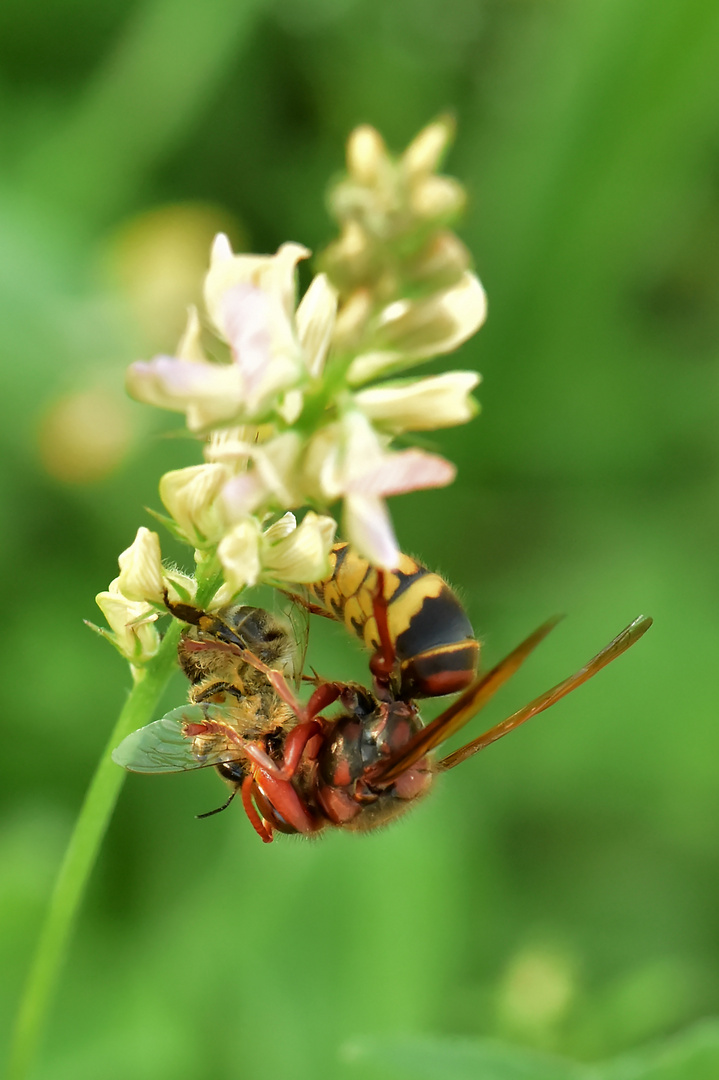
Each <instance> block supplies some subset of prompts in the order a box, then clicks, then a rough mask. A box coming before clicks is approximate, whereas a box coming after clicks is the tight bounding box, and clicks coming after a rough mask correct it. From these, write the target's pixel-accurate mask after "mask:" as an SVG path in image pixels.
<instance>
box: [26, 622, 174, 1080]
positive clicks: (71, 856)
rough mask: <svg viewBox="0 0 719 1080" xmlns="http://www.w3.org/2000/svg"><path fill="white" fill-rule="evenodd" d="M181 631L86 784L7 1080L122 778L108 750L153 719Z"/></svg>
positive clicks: (148, 675)
mask: <svg viewBox="0 0 719 1080" xmlns="http://www.w3.org/2000/svg"><path fill="white" fill-rule="evenodd" d="M180 629H181V624H180V623H178V622H177V621H176V620H174V619H173V620H172V623H171V625H170V626H169V627H168V630H167V632H166V634H165V636H164V638H163V639H162V644H161V645H160V648H159V650H158V652H157V655H156V656H154V657H153V659H152V660H151V661H150V662H149V663H148V664H147V665H146V666H145V667H144V668H143V669H141V671H140V673H139V674H138V676H137V680H136V682H135V685H134V687H133V689H132V691H131V692H130V695H129V697H128V699H127V701H126V702H125V705H124V707H123V709H122V712H121V713H120V716H119V718H118V721H117V724H116V725H115V727H114V728H113V730H112V733H111V735H110V738H109V739H108V742H107V746H106V747H105V751H104V753H103V755H102V757H101V758H100V762H99V764H98V766H97V769H96V771H95V775H94V776H93V778H92V781H91V783H90V787H89V788H88V791H87V794H86V796H85V801H84V802H83V804H82V808H81V810H80V814H79V817H78V819H77V822H76V823H75V828H74V830H73V833H72V836H71V837H70V842H69V844H68V846H67V850H66V852H65V857H64V859H63V861H62V865H61V867H60V871H59V873H58V876H57V880H56V882H55V888H54V890H53V894H52V897H51V900H50V906H49V909H48V912H47V915H46V917H45V922H44V924H43V927H42V930H41V933H40V937H39V940H38V943H37V948H36V951H35V956H34V959H33V962H32V966H31V968H30V972H29V975H28V978H27V982H26V984H25V988H24V991H23V994H22V997H21V1000H20V1008H19V1010H18V1015H17V1020H16V1024H15V1031H14V1035H13V1040H12V1043H11V1048H10V1060H9V1067H8V1074H7V1076H8V1080H25V1077H27V1076H28V1075H29V1073H30V1070H31V1068H32V1066H33V1062H34V1060H35V1057H36V1054H37V1051H38V1047H39V1043H40V1039H41V1036H42V1032H43V1028H44V1026H45V1020H46V1017H47V1013H48V1009H49V1007H50V1005H51V1002H52V996H53V992H54V990H55V986H56V984H57V981H58V977H59V974H60V969H61V967H62V963H63V959H64V956H65V952H66V949H67V946H68V941H69V938H70V934H71V932H72V927H73V923H74V920H75V916H76V914H77V911H78V908H79V906H80V904H81V902H82V898H83V895H84V892H85V887H86V885H87V882H88V879H89V877H90V874H91V872H92V868H93V866H94V865H95V860H96V859H97V855H98V852H99V850H100V845H101V844H102V840H103V837H104V835H105V832H106V830H107V826H108V824H109V822H110V818H111V817H112V812H113V810H114V807H115V803H116V802H117V798H118V795H119V794H120V790H121V788H122V785H123V783H124V780H125V776H126V773H125V772H124V770H123V769H121V768H119V767H118V766H117V765H115V763H114V762H113V761H112V758H111V754H112V751H113V749H114V748H115V747H116V746H117V744H118V743H119V742H121V741H122V739H124V738H125V736H126V735H128V734H129V733H130V732H131V731H134V730H135V728H139V727H143V726H144V725H145V724H147V723H148V722H149V721H150V720H151V719H152V718H153V714H154V712H155V709H156V707H157V703H158V701H159V698H160V695H161V694H162V691H163V690H164V689H165V686H166V685H167V682H168V680H169V678H170V676H171V675H172V673H173V671H174V670H176V667H177V641H178V638H179V635H180Z"/></svg>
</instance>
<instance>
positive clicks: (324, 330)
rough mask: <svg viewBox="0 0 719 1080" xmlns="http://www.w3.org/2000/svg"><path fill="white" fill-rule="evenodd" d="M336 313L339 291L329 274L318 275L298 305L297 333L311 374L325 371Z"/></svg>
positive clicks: (316, 377) (317, 376)
mask: <svg viewBox="0 0 719 1080" xmlns="http://www.w3.org/2000/svg"><path fill="white" fill-rule="evenodd" d="M336 315H337V290H336V289H335V288H334V287H333V286H332V285H330V282H329V278H328V277H327V275H326V274H317V275H316V276H315V277H314V278H313V279H312V282H311V284H310V287H309V289H308V290H307V292H306V293H305V295H304V296H303V297H302V300H301V301H300V303H299V306H298V308H297V315H296V325H297V334H298V336H299V339H300V344H301V345H302V348H303V351H304V356H305V364H306V366H307V371H308V374H309V375H310V376H311V377H312V378H313V379H318V378H319V377H320V375H321V374H322V370H323V368H324V364H325V360H326V358H327V351H328V349H329V346H330V341H331V340H332V332H333V330H334V325H335V318H336Z"/></svg>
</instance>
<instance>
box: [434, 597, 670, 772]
mask: <svg viewBox="0 0 719 1080" xmlns="http://www.w3.org/2000/svg"><path fill="white" fill-rule="evenodd" d="M651 625H652V620H651V618H649V616H648V615H640V616H639V618H638V619H635V620H634V622H633V623H630V625H629V626H627V628H626V629H625V630H622V632H621V634H618V635H617V636H616V637H615V638H614V640H613V641H610V642H609V644H608V645H606V646H605V647H604V648H603V649H602V651H601V652H599V653H597V655H596V656H595V657H593V658H592V659H591V660H590V661H589V663H588V664H585V666H584V667H583V668H581V669H580V670H579V671H577V672H575V674H574V675H570V676H569V678H568V679H564V680H563V681H562V682H560V683H557V685H556V686H553V687H552V689H551V690H547V691H546V693H544V694H541V695H540V696H539V697H538V698H535V699H534V701H531V702H530V703H529V705H525V706H524V708H522V709H519V710H518V711H517V712H516V713H513V714H512V715H511V716H509V717H507V719H506V720H502V721H501V723H499V724H496V725H495V726H494V727H493V728H490V729H489V731H485V733H484V735H480V736H479V738H477V739H474V740H473V741H472V742H470V743H467V745H466V746H462V747H460V749H459V750H455V752H454V753H453V754H450V755H449V756H448V757H446V758H443V760H442V761H440V762H439V763H438V765H437V769H438V770H440V771H445V770H447V769H453V768H454V767H455V765H459V764H461V762H463V761H466V760H467V758H469V757H472V755H473V754H477V753H478V752H479V751H480V750H484V749H485V747H487V746H490V745H491V744H492V743H493V742H496V741H497V739H501V738H502V737H503V736H504V735H507V734H508V733H509V732H510V731H514V729H515V728H517V727H519V725H520V724H523V723H524V722H525V721H526V720H530V719H531V718H532V717H533V716H536V715H537V713H540V712H544V710H545V709H548V708H549V707H550V706H551V705H554V704H555V702H557V701H559V700H560V698H563V697H566V695H567V694H571V692H572V690H576V689H577V687H578V686H581V685H582V683H585V682H586V681H587V679H591V678H592V676H593V675H596V674H597V672H598V671H601V670H602V668H603V667H606V666H607V664H611V662H612V660H616V659H617V657H618V656H621V655H622V653H623V652H626V651H627V649H628V648H630V647H631V646H632V645H634V643H635V642H637V641H639V638H640V637H642V635H643V634H645V633H646V632H647V630H648V629H649V627H650V626H651Z"/></svg>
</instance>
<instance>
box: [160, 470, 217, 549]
mask: <svg viewBox="0 0 719 1080" xmlns="http://www.w3.org/2000/svg"><path fill="white" fill-rule="evenodd" d="M230 475H231V474H230V471H229V469H228V468H227V466H226V465H222V464H220V463H219V462H217V463H208V464H206V465H191V466H189V468H186V469H175V470H173V471H172V472H168V473H165V475H164V476H163V477H162V479H161V480H160V498H161V499H162V501H163V503H164V505H165V506H166V507H167V510H168V511H169V513H170V514H171V515H172V517H173V518H174V520H175V521H176V522H177V524H178V526H179V527H180V529H181V530H182V532H183V533H184V534H185V536H186V537H187V539H188V540H189V542H190V543H191V544H193V545H194V546H195V547H201V546H204V545H205V544H212V543H216V542H217V540H218V539H219V537H220V536H222V534H223V532H224V529H225V525H226V520H225V514H224V510H223V506H222V502H221V500H220V494H221V492H222V489H223V487H224V486H225V484H226V483H227V481H228V479H229V478H230Z"/></svg>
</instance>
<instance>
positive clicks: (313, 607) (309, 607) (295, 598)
mask: <svg viewBox="0 0 719 1080" xmlns="http://www.w3.org/2000/svg"><path fill="white" fill-rule="evenodd" d="M278 592H281V593H282V595H283V596H286V597H287V599H288V600H292V602H293V603H295V604H299V606H300V607H303V608H304V609H305V611H309V613H310V615H321V616H322V618H323V619H331V620H332V622H336V621H337V616H336V615H333V614H332V613H331V612H329V611H326V610H325V609H324V608H323V607H320V606H319V604H313V603H312V601H311V600H308V599H307V597H306V596H301V595H300V593H293V592H287V589H278Z"/></svg>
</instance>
